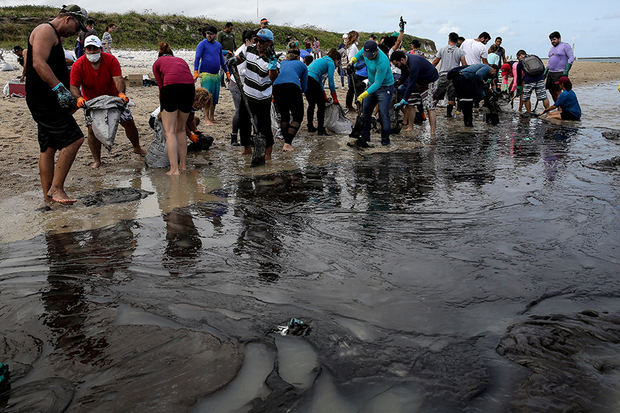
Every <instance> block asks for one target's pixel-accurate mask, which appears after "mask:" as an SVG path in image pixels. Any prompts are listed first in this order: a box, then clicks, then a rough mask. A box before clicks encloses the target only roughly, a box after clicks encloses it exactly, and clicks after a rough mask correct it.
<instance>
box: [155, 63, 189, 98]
mask: <svg viewBox="0 0 620 413" xmlns="http://www.w3.org/2000/svg"><path fill="white" fill-rule="evenodd" d="M153 75H154V76H155V81H156V82H157V85H158V86H159V90H161V88H162V87H164V86H168V85H175V84H190V85H193V84H194V77H193V76H192V72H190V70H189V66H188V65H187V62H186V61H185V60H183V59H181V58H180V57H174V56H162V57H160V58H159V59H157V60H156V61H155V63H154V64H153Z"/></svg>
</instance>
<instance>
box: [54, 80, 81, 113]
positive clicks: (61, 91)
mask: <svg viewBox="0 0 620 413" xmlns="http://www.w3.org/2000/svg"><path fill="white" fill-rule="evenodd" d="M52 91H53V92H55V93H56V99H58V103H59V104H60V107H61V108H63V109H73V108H74V107H75V104H76V99H75V98H74V97H73V95H71V93H70V92H69V91H68V90H67V88H66V87H65V85H63V84H62V82H58V84H57V85H56V86H54V87H53V88H52Z"/></svg>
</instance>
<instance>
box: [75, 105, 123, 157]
mask: <svg viewBox="0 0 620 413" xmlns="http://www.w3.org/2000/svg"><path fill="white" fill-rule="evenodd" d="M84 107H85V108H86V114H87V116H89V117H90V118H91V119H92V125H91V127H92V129H93V134H94V135H95V138H97V140H99V141H100V142H101V144H102V145H103V146H105V148H106V149H107V150H108V151H111V150H112V146H113V145H114V139H115V138H116V131H117V130H118V124H119V122H120V119H121V113H122V111H123V110H125V102H123V99H121V98H119V97H116V96H106V95H104V96H98V97H96V98H94V99H91V100H89V101H88V102H86V105H85V106H84Z"/></svg>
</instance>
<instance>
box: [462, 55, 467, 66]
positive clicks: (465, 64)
mask: <svg viewBox="0 0 620 413" xmlns="http://www.w3.org/2000/svg"><path fill="white" fill-rule="evenodd" d="M461 66H467V60H465V56H463V57H461Z"/></svg>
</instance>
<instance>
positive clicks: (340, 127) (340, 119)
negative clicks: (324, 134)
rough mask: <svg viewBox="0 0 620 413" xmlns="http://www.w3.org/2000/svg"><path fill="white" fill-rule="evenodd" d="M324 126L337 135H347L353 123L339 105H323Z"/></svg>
mask: <svg viewBox="0 0 620 413" xmlns="http://www.w3.org/2000/svg"><path fill="white" fill-rule="evenodd" d="M325 128H327V129H329V130H330V131H332V132H334V133H335V134H337V135H348V134H350V133H351V131H352V130H353V123H352V122H351V121H350V120H349V119H348V118H347V117H346V116H345V114H344V111H343V110H342V107H340V105H335V104H333V103H327V104H326V105H325Z"/></svg>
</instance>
